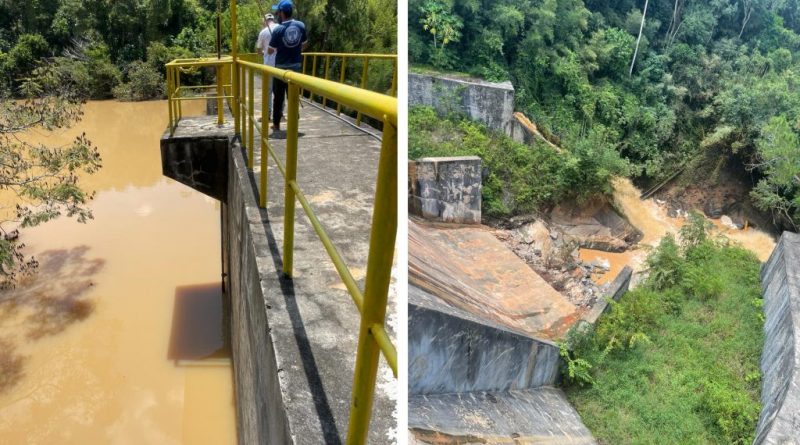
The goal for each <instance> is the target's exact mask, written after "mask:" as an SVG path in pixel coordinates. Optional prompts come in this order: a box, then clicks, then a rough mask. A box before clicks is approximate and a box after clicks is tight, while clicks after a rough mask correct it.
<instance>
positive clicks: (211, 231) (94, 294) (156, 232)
mask: <svg viewBox="0 0 800 445" xmlns="http://www.w3.org/2000/svg"><path fill="white" fill-rule="evenodd" d="M201 108H202V104H201V103H196V104H195V105H193V106H186V107H185V114H187V115H188V114H189V113H190V112H193V113H192V114H195V113H198V112H200V111H201ZM166 126H167V105H166V103H165V102H164V101H156V102H140V103H118V102H114V101H103V102H90V103H88V104H87V105H86V107H85V115H84V117H83V120H82V121H81V122H80V123H79V124H77V125H76V126H75V127H73V128H71V129H69V130H64V131H59V132H56V133H54V134H45V133H42V132H39V133H35V134H32V135H29V136H30V137H32V138H33V139H35V140H38V141H41V142H45V143H48V144H64V143H67V142H69V141H71V140H72V139H73V138H74V137H75V136H76V135H78V134H80V133H81V132H86V134H87V136H88V137H89V139H91V141H92V142H93V143H94V144H95V145H97V146H98V147H99V148H100V151H101V155H102V157H103V169H102V170H101V171H100V172H98V173H97V174H95V175H93V176H91V177H89V178H87V181H86V185H87V188H89V189H91V190H96V191H97V195H96V197H95V199H94V200H93V202H92V203H91V208H92V210H93V212H94V217H95V219H94V220H92V221H90V222H89V223H88V224H79V223H77V222H76V221H74V220H72V219H67V218H61V219H58V220H55V221H52V222H49V223H46V224H44V225H42V226H39V227H36V228H32V229H25V230H24V231H23V232H22V236H21V240H22V241H23V242H24V243H25V244H26V245H27V248H26V251H27V253H29V254H32V255H34V256H35V257H36V258H37V259H38V260H39V261H40V263H41V266H40V270H39V272H38V274H37V275H36V276H35V277H33V278H31V279H29V280H26V281H25V282H23V283H21V284H20V286H18V288H17V289H15V290H13V291H7V292H4V293H0V443H9V444H12V443H13V444H55V443H58V444H101V443H102V444H232V443H235V441H236V430H235V411H234V409H235V406H234V394H233V383H232V372H231V363H230V352H229V347H227V346H226V341H225V338H224V336H223V323H224V322H223V317H222V314H223V305H222V296H221V287H220V240H219V224H220V222H219V218H220V216H219V204H218V203H217V202H216V201H214V200H213V199H211V198H207V197H205V196H203V195H201V194H199V193H196V192H194V191H193V190H191V189H189V188H187V187H185V186H183V185H180V184H178V183H176V182H174V181H172V180H170V179H167V178H164V177H162V175H161V164H160V159H159V156H160V154H159V143H158V141H159V138H160V137H161V135H162V133H163V131H164V129H165V128H166Z"/></svg>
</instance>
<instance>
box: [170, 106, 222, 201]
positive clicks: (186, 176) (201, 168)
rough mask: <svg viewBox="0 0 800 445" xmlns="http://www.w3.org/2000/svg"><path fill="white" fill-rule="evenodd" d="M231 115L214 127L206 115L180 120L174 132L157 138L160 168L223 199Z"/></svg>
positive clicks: (174, 177) (209, 194)
mask: <svg viewBox="0 0 800 445" xmlns="http://www.w3.org/2000/svg"><path fill="white" fill-rule="evenodd" d="M230 121H231V117H230V115H229V116H227V120H226V123H225V124H223V125H222V126H218V125H217V123H216V120H214V121H212V120H210V119H209V118H207V117H187V118H183V119H182V120H181V123H180V126H178V128H176V131H175V134H173V135H170V134H169V129H167V131H166V132H164V135H163V136H162V137H161V169H162V173H163V174H164V176H167V177H169V178H172V179H174V180H176V181H178V182H180V183H181V184H184V185H187V186H189V187H191V188H193V189H195V190H197V191H199V192H201V193H203V194H205V195H208V196H211V197H212V198H215V199H218V200H220V201H224V200H225V199H226V197H227V190H228V175H227V172H228V168H227V165H228V150H229V148H228V147H229V144H228V138H229V136H230V135H231V133H232V132H233V125H232V124H231V123H230Z"/></svg>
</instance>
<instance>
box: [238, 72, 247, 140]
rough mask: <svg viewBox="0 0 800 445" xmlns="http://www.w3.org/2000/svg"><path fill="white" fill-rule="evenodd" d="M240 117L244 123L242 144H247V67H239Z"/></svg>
mask: <svg viewBox="0 0 800 445" xmlns="http://www.w3.org/2000/svg"><path fill="white" fill-rule="evenodd" d="M239 75H240V77H239V116H240V119H239V120H240V121H241V123H242V138H241V141H242V144H247V101H246V100H245V98H246V97H247V67H245V66H244V65H240V66H239Z"/></svg>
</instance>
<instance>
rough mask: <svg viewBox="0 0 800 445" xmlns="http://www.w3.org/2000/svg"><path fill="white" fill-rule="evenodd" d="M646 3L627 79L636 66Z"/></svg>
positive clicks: (645, 2) (646, 0)
mask: <svg viewBox="0 0 800 445" xmlns="http://www.w3.org/2000/svg"><path fill="white" fill-rule="evenodd" d="M647 2H648V0H644V11H642V23H641V24H640V25H639V37H637V38H636V50H635V51H634V52H633V59H632V60H631V70H630V72H628V77H630V76H632V75H633V65H635V64H636V55H637V54H639V42H640V41H641V40H642V31H643V30H644V18H645V16H646V15H647Z"/></svg>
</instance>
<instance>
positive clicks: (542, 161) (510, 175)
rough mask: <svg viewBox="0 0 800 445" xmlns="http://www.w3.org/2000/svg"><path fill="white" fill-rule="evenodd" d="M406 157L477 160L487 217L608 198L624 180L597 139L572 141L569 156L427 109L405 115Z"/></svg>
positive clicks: (614, 156) (619, 165)
mask: <svg viewBox="0 0 800 445" xmlns="http://www.w3.org/2000/svg"><path fill="white" fill-rule="evenodd" d="M409 128H412V129H413V131H410V132H409V135H408V155H409V158H411V159H418V158H421V157H425V156H467V155H476V156H480V157H481V159H482V160H483V166H484V167H485V168H486V170H487V172H488V176H487V177H485V178H484V179H483V203H482V206H483V211H484V212H485V213H486V214H487V215H488V216H492V217H504V216H510V215H512V214H519V213H526V212H535V211H538V210H542V209H545V208H548V207H552V206H554V205H556V204H558V203H559V202H562V201H566V200H578V201H583V200H586V199H588V198H590V197H592V196H593V195H595V194H596V193H597V192H598V191H602V192H606V193H609V194H610V193H611V179H612V178H613V177H614V176H618V175H625V174H626V173H627V171H628V170H627V169H628V163H627V162H626V161H625V160H623V159H621V158H620V156H619V154H618V153H617V152H616V150H614V148H613V147H612V146H610V145H608V144H606V143H604V141H602V140H597V139H585V140H581V141H576V143H575V144H574V145H573V146H572V150H571V151H570V152H569V153H557V152H556V151H555V149H553V148H552V147H550V146H549V145H547V144H545V143H539V144H536V145H535V146H533V147H532V146H529V145H525V144H520V143H517V142H514V141H513V140H511V139H510V138H508V137H506V136H505V135H501V134H498V133H496V132H491V131H489V130H488V129H486V127H485V126H483V125H481V124H479V123H476V122H471V121H469V120H467V119H466V118H464V117H463V116H458V115H452V116H449V117H446V118H442V117H440V116H438V115H437V114H436V112H435V111H434V110H433V109H432V108H430V107H412V108H411V109H410V110H409Z"/></svg>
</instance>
